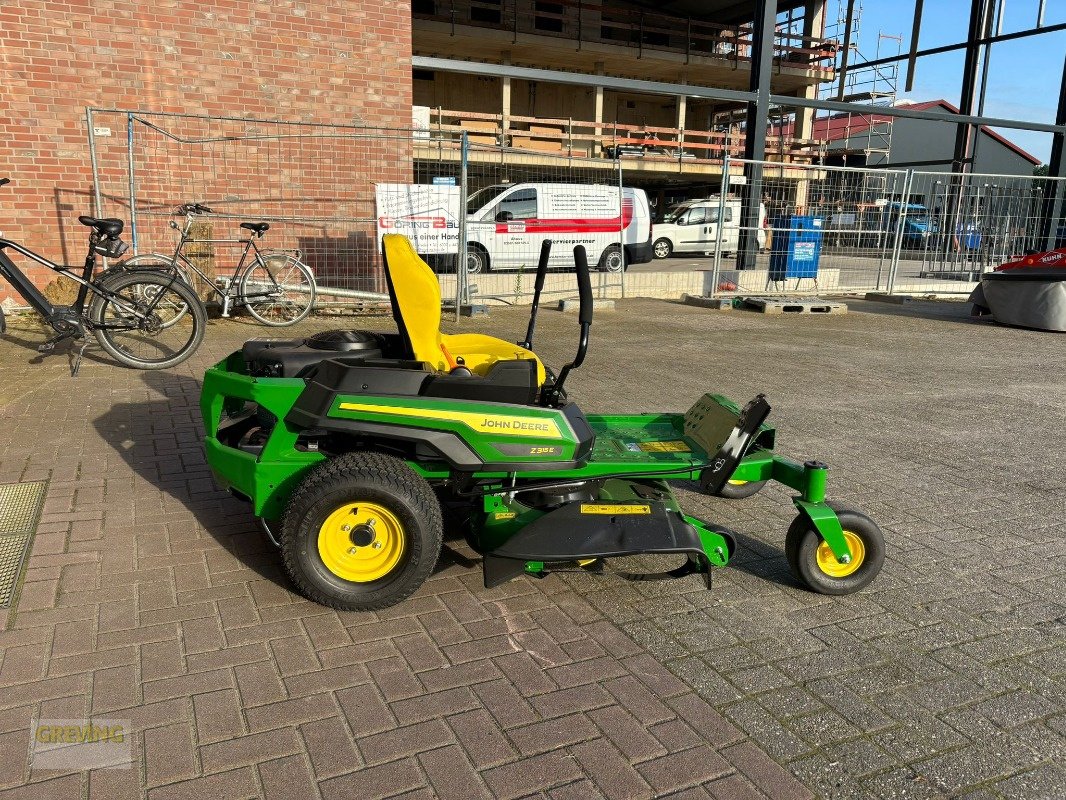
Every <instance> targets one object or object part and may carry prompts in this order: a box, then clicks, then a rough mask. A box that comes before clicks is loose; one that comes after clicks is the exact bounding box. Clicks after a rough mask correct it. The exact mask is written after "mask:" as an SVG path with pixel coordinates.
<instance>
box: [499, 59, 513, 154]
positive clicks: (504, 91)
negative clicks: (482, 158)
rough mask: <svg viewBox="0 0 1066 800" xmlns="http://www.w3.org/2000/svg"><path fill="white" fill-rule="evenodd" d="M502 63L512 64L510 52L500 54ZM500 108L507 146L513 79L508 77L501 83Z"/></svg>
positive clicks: (501, 124)
mask: <svg viewBox="0 0 1066 800" xmlns="http://www.w3.org/2000/svg"><path fill="white" fill-rule="evenodd" d="M500 62H501V63H502V64H510V63H511V53H510V51H504V52H503V53H501V54H500ZM500 108H501V111H500V115H501V116H502V122H501V123H500V127H501V128H502V129H503V137H504V144H506V143H507V142H506V139H507V131H508V130H509V129H510V127H511V79H510V78H509V77H507V76H505V77H504V78H502V79H501V81H500Z"/></svg>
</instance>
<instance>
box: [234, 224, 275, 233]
mask: <svg viewBox="0 0 1066 800" xmlns="http://www.w3.org/2000/svg"><path fill="white" fill-rule="evenodd" d="M241 227H242V228H244V229H245V230H246V231H251V232H252V233H266V232H267V231H268V230H270V225H269V224H268V223H266V222H242V223H241Z"/></svg>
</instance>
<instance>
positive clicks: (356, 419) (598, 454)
mask: <svg viewBox="0 0 1066 800" xmlns="http://www.w3.org/2000/svg"><path fill="white" fill-rule="evenodd" d="M386 244H387V245H388V244H389V242H388V240H387V241H386ZM392 244H393V245H396V244H397V243H395V242H393V243H392ZM549 248H550V243H549V242H545V243H544V247H543V248H542V252H541V259H540V264H539V268H538V273H537V280H536V285H535V296H534V303H533V309H532V313H531V319H530V324H529V329H528V331H527V335H526V338H525V340H524V341H523V342H521V343H520V346H521V347H524V348H530V347H531V345H532V338H533V333H534V328H535V323H536V318H537V310H538V307H539V299H540V294H541V291H542V289H543V284H544V276H545V273H546V269H547V260H548V259H547V257H548V251H549ZM394 250H395V248H394ZM396 252H401V251H396ZM396 252H394V253H393V258H394V259H396V258H398V256H397V255H396ZM412 252H413V251H412ZM574 252H575V266H576V270H577V277H578V289H579V295H580V300H581V311H580V313H579V322H580V326H581V337H580V344H579V348H578V353H577V356H576V357H575V359H574V360H573V361H572V362H571V363H570V364H568V365H566V366H565V367H564V368H563V369H562V370H561V372H560V374H559V376H558V377H555V376H554V375H553V374H551V373H550V371H549V372H548V377H547V379H546V381H545V382H544V383H543V384H542V385H540V386H537V385H536V383H537V381H536V378H535V375H536V371H535V369H534V367H533V364H534V362H533V361H529V360H523V359H514V360H505V361H501V362H499V363H496V364H493V365H491V366H490V367H488V368H487V370H485V373H484V374H480V375H479V374H474V373H472V372H471V370H469V369H467V368H466V367H463V366H460V367H459V368H457V369H455V370H452V371H451V374H442V373H441V371H440V370H436V369H434V368H433V367H432V366H431V365H430V364H426V363H423V362H420V361H417V360H415V359H413V353H412V352H411V346H410V337H409V333H408V331H407V330H406V329H405V324H404V322H403V317H404V316H405V315H403V314H402V313H401V310H400V308H399V306H398V305H397V300H396V298H397V293H396V292H395V291H391V293H392V296H393V303H394V316H395V317H396V318H397V323H398V325H399V326H400V335H399V336H395V335H384V336H381V335H375V334H362V335H364V336H375V337H376V339H375V341H380V343H381V345H382V347H383V348H384V351H383V356H382V357H381V358H374V359H369V360H368V359H359V358H351V357H348V356H345V355H344V354H343V353H341V354H331V353H329V352H323V353H322V358H321V360H320V362H319V363H317V364H316V365H314V366H313V367H311V368H310V369H309V370H304V371H303V372H302V373H301V375H300V377H269V376H263V375H262V374H253V373H254V372H255V369H254V365H253V364H250V363H249V356H248V354H247V351H248V345H246V347H245V350H242V351H238V352H236V353H233V354H232V355H230V356H229V357H228V358H226V359H225V360H223V361H222V362H220V363H219V364H216V365H215V366H213V367H211V368H210V369H208V370H207V373H206V375H205V376H204V385H203V392H202V397H201V404H202V412H203V418H204V422H205V426H206V433H207V435H206V439H205V444H206V450H207V458H208V462H209V463H210V465H211V468H212V470H213V471H214V474H215V476H216V478H217V479H218V481H219V482H220V483H221V484H222V485H223V486H224V487H225V488H226V489H228V490H229V491H230V492H231V493H233V494H234V495H236V496H237V497H240V498H242V499H246V500H248V501H249V502H250V503H251V506H252V513H253V514H254V515H255V516H256V517H258V518H259V519H260V520H261V521H262V522H263V526H264V529H265V530H266V531H267V533H268V534H269V535H270V537H271V539H272V540H274V541H275V543H276V544H278V545H279V546H280V547H281V549H282V552H283V556H284V561H285V566H286V571H287V572H288V574H289V576H290V578H291V579H292V580H293V582H294V583H295V585H296V586H297V587H298V588H299V589H300V591H301V592H302V593H303V594H304V595H305V596H307V597H309V598H310V599H313V600H315V601H317V602H320V603H323V604H326V605H330V606H333V607H336V608H343V609H351V610H370V609H376V608H382V607H385V606H388V605H392V604H394V603H396V602H399V601H400V600H402V599H404V598H405V597H407V596H408V595H410V594H411V593H412V592H413V591H415V590H416V589H417V588H418V586H419V585H420V584H421V583H422V582H423V581H424V580H425V579H426V577H428V576H429V574H431V572H432V569H433V567H434V565H435V563H436V560H437V556H438V555H439V552H440V547H441V531H442V525H443V523H442V519H443V517H442V508H443V509H448V510H451V511H456V510H458V511H459V512H460V513H461V515H462V516H463V517H465V524H466V529H467V539H468V541H469V542H470V544H471V546H472V547H474V549H475V550H477V551H478V552H479V553H480V554H481V555H482V556H483V559H484V568H483V569H484V578H485V583H486V585H487V586H493V585H497V584H499V583H501V582H503V581H506V580H509V579H511V578H513V577H516V576H518V575H520V574H532V575H538V576H543V575H545V574H547V573H548V572H550V571H552V569H553V567H555V566H556V565H560V564H561V565H566V566H568V567H573V565H574V563H575V562H576V563H577V564H578V565H580V566H581V567H583V568H585V569H596V568H598V567H600V566H602V564H603V563H604V559H609V558H613V557H620V556H630V555H637V554H642V553H676V554H681V555H684V556H685V557H686V559H685V561H684V563H683V564H682V565H681V566H680V567H678V568H677V569H674V570H671V571H669V572H667V573H657V574H655V575H653V576H650V577H658V576H671V577H674V576H680V575H685V574H690V573H694V572H695V573H700V574H703V575H704V576H705V579H706V581H707V584H708V587H709V586H710V577H711V571H712V569H713V568H714V567H720V566H725V565H726V564H727V563H728V562H729V560H730V558H731V556H732V554H733V552H734V550H735V547H736V545H735V538H734V535H733V533H732V532H731V531H729V530H728V529H727V528H724V527H722V526H720V525H716V524H713V523H711V522H707V521H704V520H701V519H698V518H696V517H693V516H690V515H688V514H685V513H684V512H683V510H682V509H681V507H680V505H679V504H678V501H677V499H676V498H675V496H674V494H673V492H672V490H671V488H670V485H669V482H670V481H696V482H698V483H699V484H700V485H701V487H702V488H703V489H704V491H706V492H708V493H711V494H714V495H718V496H722V497H725V498H728V499H739V498H742V497H747V496H750V495H752V494H754V493H755V492H757V491H758V490H759V489H761V488H762V486H763V485H765V483H766V482H768V481H771V480H772V481H777V482H779V483H781V484H784V485H786V486H788V487H790V488H791V489H793V490H795V492H796V496H795V497H794V498H793V502H794V503H795V505H796V509H797V512H798V514H797V517H796V519H795V521H794V522H793V523H792V525H791V526H790V527H789V530H788V533H787V535H786V541H785V554H786V558H787V559H788V563H789V566H790V568H791V570H792V572H793V574H794V575H795V576H796V578H797V579H798V580H800V581H801V582H803V583H804V584H805V585H807V586H808V587H809V588H811V589H813V590H815V591H818V592H822V593H826V594H848V593H851V592H854V591H858V590H859V589H861V588H862V587H863V586H865V585H867V584H868V583H869V582H870V581H871V580H873V578H874V577H876V575H877V573H878V571H879V570H880V567H881V564H882V562H883V559H884V539H883V536H882V534H881V531H880V529H879V528H878V527H877V525H876V524H875V523H874V522H873V521H872V520H870V519H869V518H868V517H866V516H864V515H862V514H861V513H859V512H857V511H854V510H850V509H845V508H843V507H840V506H837V505H832V504H830V503H827V502H826V478H827V472H828V467H827V466H826V465H825V464H823V463H821V462H818V461H805V462H799V461H794V460H791V459H788V458H785V457H782V456H779V455H777V454H775V453H774V452H773V447H774V439H775V431H774V429H773V427H772V426H770V425H768V424H766V423H765V418H766V416H767V414H768V413H769V405H768V404H767V402H766V400H765V398H763V396H762V395H759V396H758V397H756V398H755V399H754V400H752V401H751V402H750V403H748V404H747V405H746V406H745V407H743V408H741V407H739V406H738V405H736V404H735V403H733V402H731V401H730V400H728V399H726V398H724V397H721V396H719V395H715V394H706V395H704V396H703V397H702V398H700V399H699V400H698V401H697V402H696V403H695V404H694V405H693V406H692V408H690V409H689V411H688V412H686V413H685V414H634V415H592V414H590V415H585V414H584V413H583V412H582V411H581V410H580V408H579V407H578V406H577V405H576V404H575V403H573V402H571V401H569V400H568V399H567V397H566V393H565V388H564V383H565V380H566V376H567V375H568V374H569V372H570V371H571V370H572V369H575V368H577V367H578V366H580V364H581V362H582V361H583V359H584V356H585V352H586V350H587V345H588V336H589V330H590V326H591V322H592V291H591V284H590V281H589V272H588V265H587V262H586V256H585V252H584V250H583V248H581V247H577V248H575V251H574ZM401 254H402V252H401ZM388 255H389V247H386V256H387V258H386V269H387V274H389V275H390V290H393V285H392V281H393V280H395V276H393V275H392V270H393V268H394V267H390V265H389V263H388V262H389V258H388ZM426 269H428V267H427V268H426ZM406 316H408V317H409V318H410V316H411V315H410V314H408V315H406ZM253 341H261V340H253ZM308 341H310V340H308ZM249 344H252V343H251V342H250V343H249ZM269 344H270V343H269V342H268V343H265V344H264V345H263V346H269ZM253 360H254V359H253ZM461 363H462V361H461V360H460V364H461ZM647 577H649V576H642V578H644V579H646V578H647Z"/></svg>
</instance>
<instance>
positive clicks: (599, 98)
mask: <svg viewBox="0 0 1066 800" xmlns="http://www.w3.org/2000/svg"><path fill="white" fill-rule="evenodd" d="M596 74H597V75H602V74H603V62H602V61H597V62H596ZM594 113H595V117H594V118H593V121H594V122H595V123H596V133H595V136H596V142H595V144H594V145H593V147H592V155H594V156H598V155H599V154H600V153H599V151H600V146H601V145H602V142H601V141H600V136H602V135H603V87H602V86H597V87H596V108H595V112H594Z"/></svg>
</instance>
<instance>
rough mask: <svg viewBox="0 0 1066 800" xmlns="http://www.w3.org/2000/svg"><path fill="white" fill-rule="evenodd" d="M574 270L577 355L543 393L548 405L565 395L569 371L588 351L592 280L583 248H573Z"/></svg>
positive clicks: (576, 365) (579, 364)
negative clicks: (564, 388) (575, 274)
mask: <svg viewBox="0 0 1066 800" xmlns="http://www.w3.org/2000/svg"><path fill="white" fill-rule="evenodd" d="M574 269H575V270H576V271H577V294H578V297H579V298H580V302H581V306H580V308H579V310H578V314H577V319H578V322H579V323H580V324H581V334H580V338H579V339H578V343H577V355H575V356H574V360H573V361H571V362H570V363H569V364H567V365H566V366H565V367H563V368H562V371H560V373H559V379H558V380H557V381H555V383H554V384H553V385H552V386H551V387H549V388H548V390H547V391H546V392H545V394H546V397H545V399H544V402H546V403H547V404H548V405H556V404H557V403H559V402H560V401H561V400H562V399H563V398H564V397H565V396H566V395H565V394H564V393H563V384H564V383H566V376H567V375H569V374H570V371H571V370H573V369H577V368H578V367H580V366H581V364H582V362H583V361H584V360H585V354H586V353H588V349H589V329H590V328H591V327H592V279H591V278H590V277H589V262H588V256H587V255H586V253H585V248H584V247H582V246H581V245H578V246H577V247H575V248H574Z"/></svg>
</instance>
